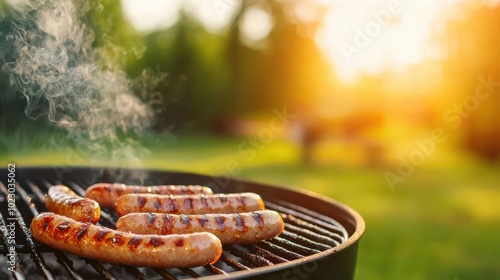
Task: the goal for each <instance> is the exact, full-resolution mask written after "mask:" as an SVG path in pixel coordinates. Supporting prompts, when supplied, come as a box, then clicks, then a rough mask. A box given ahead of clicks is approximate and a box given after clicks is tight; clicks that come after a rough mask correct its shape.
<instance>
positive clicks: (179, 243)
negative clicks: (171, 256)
mask: <svg viewBox="0 0 500 280" xmlns="http://www.w3.org/2000/svg"><path fill="white" fill-rule="evenodd" d="M175 246H177V247H182V246H184V238H182V237H181V238H179V239H177V240H176V241H175Z"/></svg>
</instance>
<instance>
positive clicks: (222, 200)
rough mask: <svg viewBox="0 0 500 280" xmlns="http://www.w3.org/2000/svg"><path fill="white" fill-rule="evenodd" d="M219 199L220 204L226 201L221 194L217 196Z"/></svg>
mask: <svg viewBox="0 0 500 280" xmlns="http://www.w3.org/2000/svg"><path fill="white" fill-rule="evenodd" d="M219 199H220V202H222V203H224V202H226V201H227V197H226V196H225V195H223V194H221V195H220V196H219Z"/></svg>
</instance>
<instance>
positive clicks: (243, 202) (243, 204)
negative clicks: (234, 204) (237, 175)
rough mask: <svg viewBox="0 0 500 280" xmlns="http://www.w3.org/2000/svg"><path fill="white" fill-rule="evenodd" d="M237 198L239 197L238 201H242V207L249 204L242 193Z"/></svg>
mask: <svg viewBox="0 0 500 280" xmlns="http://www.w3.org/2000/svg"><path fill="white" fill-rule="evenodd" d="M236 199H238V202H239V203H240V205H241V207H246V206H247V203H246V197H244V196H241V195H240V196H238V197H237V198H236Z"/></svg>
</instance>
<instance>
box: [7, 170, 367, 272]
mask: <svg viewBox="0 0 500 280" xmlns="http://www.w3.org/2000/svg"><path fill="white" fill-rule="evenodd" d="M57 168H58V166H26V167H19V168H16V175H21V174H32V173H33V172H41V171H43V170H52V171H54V172H56V174H57V171H56V170H57ZM66 168H68V169H70V170H71V172H70V173H72V172H77V173H81V172H93V171H98V172H103V171H110V170H114V171H118V170H119V171H126V172H131V173H132V172H145V173H146V174H149V175H150V176H151V177H158V174H161V175H163V176H183V177H189V178H196V179H207V180H214V179H215V178H224V179H228V178H227V177H222V176H211V175H208V174H201V173H193V172H186V171H177V170H164V169H147V168H128V167H108V166H71V167H66ZM20 173H21V174H20ZM21 176H22V175H21ZM23 177H24V176H23ZM26 177H29V176H26ZM23 179H26V178H23ZM229 180H230V182H231V183H233V184H243V185H247V186H249V187H250V188H252V187H251V186H259V187H263V188H266V189H269V190H273V189H274V190H276V191H278V192H280V193H283V192H290V193H296V195H297V196H307V197H309V198H312V199H314V200H320V201H322V202H323V203H327V204H329V205H331V206H332V207H334V208H336V209H337V210H341V211H342V212H344V213H341V214H342V215H344V216H346V218H348V219H349V220H351V221H350V222H351V223H352V224H353V225H352V226H353V227H354V232H352V233H349V238H348V239H347V240H345V241H344V242H342V243H341V244H340V245H337V246H336V247H333V248H330V249H328V250H325V251H322V252H320V253H316V254H314V255H310V256H304V257H303V258H300V259H296V260H290V261H288V262H286V263H280V264H274V265H272V266H264V267H257V268H252V269H251V270H243V271H232V272H230V273H228V274H226V275H224V274H219V275H210V276H203V277H202V279H206V280H215V279H227V278H231V279H242V278H250V277H256V276H259V275H263V276H264V275H265V274H270V273H275V272H284V271H286V270H288V269H292V268H294V267H297V266H300V265H303V264H306V263H310V262H315V261H321V260H322V259H326V258H328V257H330V256H332V255H333V254H338V253H340V252H342V251H345V250H347V249H348V248H351V247H354V246H357V244H358V242H359V239H360V238H361V237H362V235H363V234H364V232H365V229H366V224H365V221H364V219H363V217H362V216H361V215H360V214H359V213H358V212H357V211H355V210H354V209H353V208H351V207H350V206H348V205H346V204H344V203H342V202H339V201H337V200H335V199H333V198H331V197H328V196H325V195H322V194H319V193H316V192H313V191H309V190H306V189H303V188H300V187H297V186H292V185H287V186H280V185H275V184H269V183H263V182H258V181H252V180H248V179H241V178H235V177H230V178H229ZM87 188H88V186H87ZM23 189H24V188H23ZM84 189H86V188H84ZM257 193H258V194H259V192H257ZM291 203H293V202H291ZM301 206H302V205H301ZM303 207H306V208H307V206H303ZM312 211H314V210H312ZM316 212H318V211H316ZM320 214H321V213H320ZM323 215H327V214H323ZM26 222H27V221H26ZM341 224H342V225H343V226H344V227H345V226H346V225H344V224H343V223H341Z"/></svg>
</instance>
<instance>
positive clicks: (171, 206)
mask: <svg viewBox="0 0 500 280" xmlns="http://www.w3.org/2000/svg"><path fill="white" fill-rule="evenodd" d="M168 210H169V211H170V212H173V213H175V212H177V206H176V205H175V202H174V200H173V199H172V197H170V198H169V205H168Z"/></svg>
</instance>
